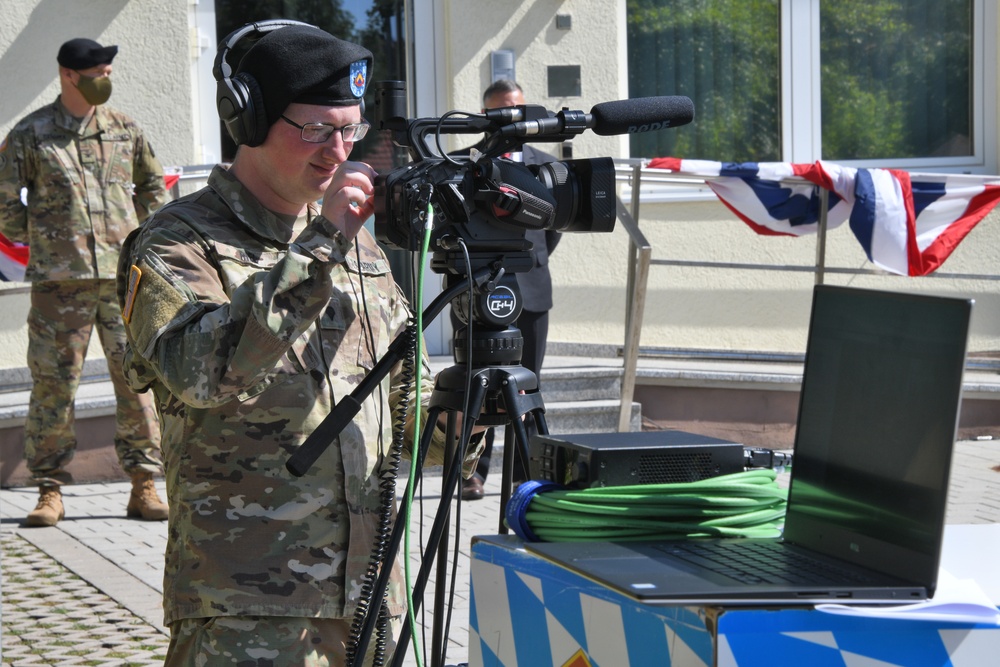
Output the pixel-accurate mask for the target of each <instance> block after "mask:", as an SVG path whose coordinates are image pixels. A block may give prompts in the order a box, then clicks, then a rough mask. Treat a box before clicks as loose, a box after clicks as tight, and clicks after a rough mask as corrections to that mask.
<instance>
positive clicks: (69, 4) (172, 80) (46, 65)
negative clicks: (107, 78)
mask: <svg viewBox="0 0 1000 667" xmlns="http://www.w3.org/2000/svg"><path fill="white" fill-rule="evenodd" d="M189 6H190V2H189V0H86V1H83V0H3V3H2V10H0V14H2V16H0V90H2V91H3V93H2V94H0V136H6V134H7V132H8V131H9V130H10V128H11V127H13V125H14V124H15V123H16V122H17V121H18V120H20V119H21V118H22V117H23V116H25V115H26V114H28V113H29V112H31V111H34V110H35V109H37V108H39V107H41V106H44V105H46V104H48V103H50V102H52V101H53V100H54V99H55V98H56V96H57V95H58V94H59V84H58V72H57V64H56V53H57V52H58V50H59V46H60V45H61V44H62V43H63V42H65V41H66V40H68V39H72V38H74V37H89V38H91V39H95V40H97V41H98V42H100V43H102V44H117V45H118V46H119V51H118V56H117V57H116V58H115V62H114V73H113V74H112V77H113V81H114V92H113V94H112V97H111V100H110V102H109V104H110V105H111V106H114V107H116V108H118V109H120V110H121V111H124V112H125V113H127V114H129V115H130V116H132V117H133V118H135V119H136V121H138V122H139V124H140V125H141V126H142V128H143V130H144V131H145V132H146V134H147V136H148V138H149V140H150V142H151V143H152V145H153V147H154V149H155V150H156V153H157V156H158V157H159V158H160V161H161V162H162V163H163V165H164V166H165V167H169V166H181V165H190V164H197V163H199V162H200V158H199V157H198V156H197V155H196V149H195V143H196V140H195V129H196V128H195V126H196V123H195V122H194V120H193V106H194V103H193V99H192V95H193V94H194V90H195V86H194V85H193V84H192V74H191V72H192V67H191V58H192V53H193V51H192V44H191V39H190V34H191V32H190V30H189V27H188V24H189ZM213 37H214V36H213ZM25 287H26V286H24V285H21V286H17V285H11V284H9V283H2V284H0V308H2V311H3V317H2V318H0V369H4V368H18V367H22V366H24V364H25V354H26V352H27V344H28V338H27V330H26V328H25V320H26V317H27V311H28V296H27V294H25V293H24V289H23V288H25ZM12 288H13V289H12ZM95 339H96V336H95ZM101 357H102V355H101V353H100V348H99V346H97V345H96V341H95V342H94V344H92V345H91V348H90V354H89V358H92V359H100V358H101Z"/></svg>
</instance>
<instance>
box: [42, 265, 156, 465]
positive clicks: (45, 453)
mask: <svg viewBox="0 0 1000 667" xmlns="http://www.w3.org/2000/svg"><path fill="white" fill-rule="evenodd" d="M95 324H96V325H97V335H98V337H99V339H100V342H101V346H102V347H103V348H104V356H105V357H106V358H107V360H108V372H109V373H110V375H111V383H112V384H113V385H114V390H115V398H116V402H117V409H116V411H115V437H114V444H115V453H116V454H117V455H118V461H119V462H120V463H121V467H122V469H123V470H124V471H125V472H126V473H132V472H151V473H159V472H161V471H162V470H163V466H162V464H161V463H160V425H159V420H158V417H157V414H156V407H155V405H154V403H153V397H152V394H149V393H146V394H136V393H135V392H133V391H132V390H131V389H129V387H128V385H127V384H126V383H125V377H124V375H123V373H122V358H123V356H124V354H125V346H126V344H127V341H126V338H125V328H124V325H123V324H122V318H121V309H120V308H119V307H118V300H117V296H116V295H115V281H114V280H96V279H95V280H65V281H42V282H35V283H32V285H31V310H30V311H29V312H28V368H29V369H30V371H31V378H32V380H33V381H34V385H33V387H32V389H31V401H30V404H29V406H28V417H27V421H26V422H25V425H24V458H25V460H26V462H27V466H28V470H29V471H30V472H31V476H32V480H33V481H34V482H35V483H36V484H39V485H46V484H68V483H70V482H72V481H73V480H72V476H71V475H70V473H69V472H68V471H67V470H66V465H67V464H68V463H69V462H70V460H71V459H72V458H73V454H74V452H75V450H76V435H75V433H74V428H73V422H74V417H75V413H74V399H75V397H76V391H77V388H78V387H79V385H80V377H81V376H82V375H83V364H84V359H85V357H86V354H87V347H88V346H89V344H90V336H91V333H92V332H93V329H94V325H95Z"/></svg>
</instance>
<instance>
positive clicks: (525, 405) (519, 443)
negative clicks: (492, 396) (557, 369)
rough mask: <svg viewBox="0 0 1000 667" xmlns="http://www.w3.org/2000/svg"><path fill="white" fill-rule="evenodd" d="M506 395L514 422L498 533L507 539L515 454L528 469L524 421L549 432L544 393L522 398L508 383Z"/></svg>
mask: <svg viewBox="0 0 1000 667" xmlns="http://www.w3.org/2000/svg"><path fill="white" fill-rule="evenodd" d="M502 395H503V398H504V405H505V407H506V410H507V414H508V415H509V416H510V419H509V421H508V422H507V425H506V427H505V428H504V447H503V481H502V482H501V483H500V518H499V526H498V531H499V534H501V535H506V534H507V533H508V529H507V524H506V523H504V517H505V516H506V514H507V503H508V501H510V496H511V486H512V484H511V481H512V479H513V475H514V452H515V450H516V451H517V452H518V453H519V455H520V458H521V462H522V464H523V465H524V468H525V472H527V468H528V430H527V428H526V427H525V423H524V421H523V420H522V417H524V416H527V418H528V419H535V424H536V425H537V426H540V427H542V428H545V420H544V417H542V395H541V394H540V393H538V392H534V393H531V394H522V393H520V391H519V390H518V387H517V383H516V382H508V383H506V384H504V387H503V392H502ZM539 420H541V421H539ZM545 433H547V431H545Z"/></svg>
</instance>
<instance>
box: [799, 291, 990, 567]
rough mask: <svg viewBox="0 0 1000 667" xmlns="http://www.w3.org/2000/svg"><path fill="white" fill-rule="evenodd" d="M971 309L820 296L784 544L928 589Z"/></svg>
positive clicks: (950, 303)
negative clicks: (891, 574)
mask: <svg viewBox="0 0 1000 667" xmlns="http://www.w3.org/2000/svg"><path fill="white" fill-rule="evenodd" d="M971 305H972V302H971V301H970V300H966V299H955V298H944V297H935V296H928V295H918V294H902V293H895V292H879V291H871V290H859V289H853V288H842V287H835V286H822V285H821V286H817V287H816V288H815V292H814V297H813V309H812V319H811V323H810V329H809V340H808V342H807V348H806V361H805V370H804V374H803V384H802V390H801V396H800V403H799V417H798V427H797V430H796V436H795V457H794V466H793V475H792V482H791V488H790V493H789V504H788V514H787V517H786V523H785V529H784V537H785V539H786V540H787V541H790V542H794V543H796V544H801V545H803V546H807V547H810V548H814V549H818V550H821V551H823V552H826V553H829V554H831V555H835V556H838V557H840V558H844V559H846V560H850V561H853V562H857V563H859V564H861V565H865V566H866V567H870V568H873V569H876V570H881V571H891V572H894V573H896V574H899V575H901V576H902V577H903V578H905V579H909V580H916V581H921V580H925V578H926V576H927V575H928V573H929V574H930V575H931V579H930V580H931V581H933V576H934V575H935V574H936V571H937V567H938V559H939V552H940V540H941V534H942V531H943V529H944V520H945V509H946V504H947V488H948V475H949V472H950V467H951V454H952V449H953V445H954V441H955V434H956V428H957V422H958V413H959V406H960V397H961V388H962V374H963V371H964V368H965V354H966V341H967V338H968V327H969V316H970V311H971Z"/></svg>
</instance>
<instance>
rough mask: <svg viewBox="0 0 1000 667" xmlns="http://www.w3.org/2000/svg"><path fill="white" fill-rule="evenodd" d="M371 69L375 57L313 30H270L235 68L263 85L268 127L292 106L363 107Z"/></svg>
mask: <svg viewBox="0 0 1000 667" xmlns="http://www.w3.org/2000/svg"><path fill="white" fill-rule="evenodd" d="M371 71H372V53H371V51H369V50H368V49H366V48H365V47H363V46H360V45H358V44H354V43H352V42H347V41H344V40H342V39H338V38H336V37H334V36H333V35H331V34H330V33H328V32H326V31H324V30H321V29H319V28H315V27H312V26H288V27H286V28H280V29H278V30H272V31H271V32H269V33H267V34H266V35H264V36H263V37H261V38H260V39H259V40H258V41H257V43H256V44H254V45H253V46H252V47H251V48H250V50H249V51H247V53H246V55H245V56H243V59H242V60H241V61H240V64H239V67H238V68H237V74H248V75H250V76H252V77H253V78H254V79H255V80H256V81H257V84H258V86H259V87H260V92H261V96H262V97H263V99H264V108H265V111H266V113H267V122H268V125H272V124H274V123H275V122H276V121H277V120H278V118H280V117H281V114H283V113H284V112H285V109H287V108H288V105H289V104H291V103H292V102H298V103H301V104H319V105H323V106H352V105H357V104H360V103H361V100H362V98H363V97H364V94H365V88H366V87H367V86H368V77H369V76H371Z"/></svg>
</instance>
